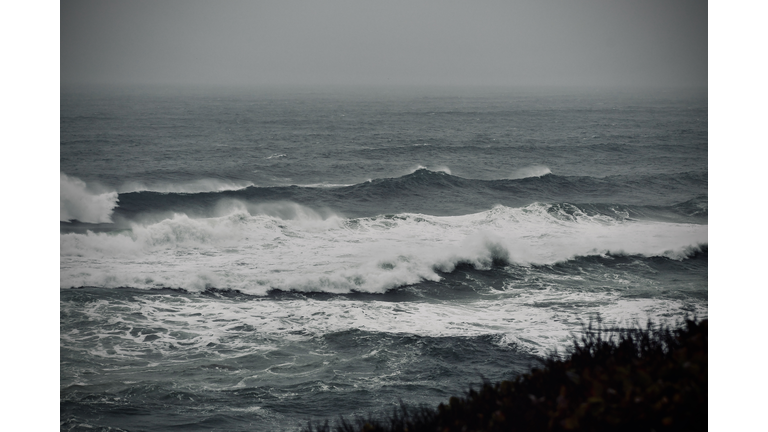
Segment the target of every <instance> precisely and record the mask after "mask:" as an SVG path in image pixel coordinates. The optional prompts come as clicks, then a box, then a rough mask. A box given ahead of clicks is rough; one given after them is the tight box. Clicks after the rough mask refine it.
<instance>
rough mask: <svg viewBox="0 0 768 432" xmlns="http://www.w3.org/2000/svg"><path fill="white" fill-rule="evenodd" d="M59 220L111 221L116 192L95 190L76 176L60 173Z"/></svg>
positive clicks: (115, 203)
mask: <svg viewBox="0 0 768 432" xmlns="http://www.w3.org/2000/svg"><path fill="white" fill-rule="evenodd" d="M59 187H60V195H59V199H60V211H59V220H60V221H64V222H69V221H71V220H75V219H76V220H79V221H80V222H88V223H109V222H112V211H113V209H114V208H115V206H116V205H117V192H115V191H95V190H93V189H92V188H89V187H88V185H86V183H85V182H84V181H82V180H80V179H78V178H76V177H71V176H68V175H66V174H64V173H60V179H59Z"/></svg>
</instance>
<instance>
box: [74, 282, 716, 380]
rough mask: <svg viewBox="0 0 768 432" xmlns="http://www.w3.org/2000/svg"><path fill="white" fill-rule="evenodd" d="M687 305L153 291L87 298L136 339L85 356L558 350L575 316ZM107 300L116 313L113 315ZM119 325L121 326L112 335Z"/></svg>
mask: <svg viewBox="0 0 768 432" xmlns="http://www.w3.org/2000/svg"><path fill="white" fill-rule="evenodd" d="M686 303H687V302H685V301H683V300H677V299H628V298H624V297H621V296H620V295H619V294H616V293H610V292H609V293H606V292H575V291H569V290H559V289H557V288H556V287H548V288H547V289H540V290H526V291H522V292H521V291H519V290H518V291H517V292H514V293H512V294H510V295H506V296H503V297H499V298H494V299H493V300H486V299H478V300H474V301H472V302H462V303H456V302H437V303H435V302H397V303H394V302H376V301H359V300H353V299H347V298H336V299H332V300H326V301H322V300H315V299H312V298H306V299H300V300H281V301H280V302H279V303H275V302H272V301H247V302H235V303H232V302H217V301H210V300H206V299H205V298H199V297H174V296H165V295H156V296H147V297H140V298H136V299H134V300H132V301H131V302H126V303H118V304H113V303H109V302H104V301H102V302H93V303H91V304H90V305H89V306H88V309H87V310H86V313H87V314H88V315H89V316H90V317H91V318H93V319H94V320H96V321H98V320H99V319H102V320H103V319H104V317H107V316H108V317H109V320H110V324H111V325H110V331H109V333H108V334H104V337H109V338H115V337H120V338H123V339H125V340H126V341H128V342H132V344H121V345H124V348H123V349H122V350H121V351H117V350H115V353H113V354H110V353H108V352H106V351H105V350H103V349H99V348H94V351H92V352H91V354H92V355H96V356H99V357H121V358H129V357H132V356H133V357H138V358H142V359H144V358H145V357H146V350H147V349H152V350H155V351H159V352H162V353H163V355H164V356H168V357H171V358H172V357H174V356H179V355H181V356H188V355H189V354H190V352H194V351H199V352H206V353H209V352H210V348H209V347H210V345H211V344H215V345H217V346H225V347H227V348H228V349H225V350H220V352H223V353H225V354H222V355H223V356H224V357H227V356H232V357H239V356H242V355H244V354H253V353H260V352H265V351H270V350H273V349H275V348H276V347H275V346H274V342H270V341H275V340H280V341H286V340H288V341H302V340H309V339H312V338H316V337H322V336H324V335H328V334H333V333H338V332H344V331H350V330H360V331H364V332H372V333H384V334H411V335H417V336H423V337H477V336H484V335H494V336H498V342H497V343H498V344H500V345H507V344H515V345H517V346H518V348H519V349H521V350H526V351H529V352H533V353H536V354H539V355H543V354H546V353H547V352H548V351H550V350H552V349H554V348H558V349H559V350H561V351H562V349H563V348H565V346H566V345H569V344H570V341H571V340H572V338H571V333H572V332H574V331H577V330H578V328H579V325H580V323H584V322H586V321H588V320H589V318H590V317H593V316H596V314H600V316H601V317H602V318H603V319H604V320H605V322H608V323H614V324H625V323H630V322H631V320H637V321H640V322H642V321H644V320H645V319H647V318H649V317H653V318H654V320H655V321H656V322H659V321H664V320H668V319H670V317H677V318H679V317H682V316H684V315H685V314H686V310H687V311H689V312H695V313H696V314H697V315H698V316H699V317H700V318H706V316H707V309H706V304H705V303H701V304H698V306H695V307H694V310H693V311H691V310H690V309H691V305H690V304H686ZM542 305H546V307H542ZM111 308H115V309H117V310H119V311H120V313H119V314H113V313H111V312H110V310H111ZM126 310H130V311H132V312H135V313H136V314H140V315H141V316H142V318H143V319H146V320H147V321H146V322H144V323H143V325H142V327H147V328H158V329H163V331H161V332H158V333H154V335H155V338H153V339H154V340H152V341H150V342H145V341H144V338H145V335H143V334H138V335H136V334H131V333H130V329H131V328H132V327H133V326H134V325H132V323H131V322H129V321H128V320H130V319H132V318H131V315H129V314H127V313H125V311H126ZM672 319H673V320H674V319H675V318H672ZM121 324H122V325H121ZM115 327H122V328H125V329H126V331H125V332H124V333H122V334H116V332H115V331H114V328H115ZM240 332H247V333H248V337H237V338H233V335H237V334H238V333H240ZM92 337H93V334H92V333H90V332H89V333H85V334H77V333H69V334H66V335H63V336H62V338H63V339H66V340H68V341H70V342H71V341H74V340H77V339H81V338H92ZM179 342H183V343H184V350H183V351H179V350H177V349H176V350H174V349H173V345H174V344H176V343H179ZM132 347H133V348H132ZM226 352H229V354H226ZM374 354H375V353H371V354H369V355H374ZM270 367H275V366H274V365H271V366H270ZM265 372H268V373H269V372H270V371H268V370H265Z"/></svg>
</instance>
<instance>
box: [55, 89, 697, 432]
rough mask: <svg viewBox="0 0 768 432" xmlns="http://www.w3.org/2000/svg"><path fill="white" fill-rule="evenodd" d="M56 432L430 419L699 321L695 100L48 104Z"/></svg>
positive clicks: (588, 94) (167, 94) (295, 95)
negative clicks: (476, 397) (579, 348)
mask: <svg viewBox="0 0 768 432" xmlns="http://www.w3.org/2000/svg"><path fill="white" fill-rule="evenodd" d="M60 108H61V115H60V140H61V141H60V171H61V174H60V186H61V212H60V287H59V288H60V291H59V293H60V384H59V388H60V425H61V430H67V431H79V430H89V431H93V430H110V431H121V430H124V431H164V430H173V429H176V430H184V431H197V430H200V431H202V430H206V431H210V430H221V431H224V430H227V431H291V430H299V429H301V428H302V427H304V426H306V424H307V422H308V421H312V422H313V423H321V422H324V421H326V420H330V421H334V420H335V419H337V418H338V417H339V416H344V417H345V418H353V417H354V416H357V415H359V416H364V415H368V414H371V415H387V414H389V413H391V412H392V410H393V409H394V408H396V407H398V406H399V405H400V404H401V403H402V404H405V405H406V406H411V407H416V406H420V405H426V406H430V407H435V406H437V404H439V403H440V402H445V401H447V399H448V398H449V397H450V396H453V395H462V394H463V393H464V392H465V391H466V390H468V389H469V388H470V386H473V385H474V386H475V387H477V386H478V384H481V383H482V382H483V381H484V380H490V381H498V380H502V379H510V378H514V377H515V376H516V375H518V374H521V373H524V372H526V371H528V370H530V368H531V367H533V366H536V365H537V364H538V360H539V359H541V358H543V357H544V356H547V355H549V354H550V353H553V352H554V351H555V350H557V351H558V352H563V351H564V350H565V349H566V348H567V347H568V346H569V345H570V343H571V340H572V337H573V335H577V334H578V333H579V332H580V331H581V330H582V326H583V325H585V324H588V323H589V322H590V321H593V322H594V321H596V320H601V321H602V322H603V324H604V325H608V326H628V325H632V324H633V323H635V322H638V323H641V324H643V323H645V322H646V321H647V320H648V319H652V320H653V321H654V322H657V323H661V322H666V323H675V322H677V321H679V320H681V319H683V318H685V317H697V318H699V319H704V318H707V311H708V284H707V274H708V250H707V249H708V244H707V241H708V240H707V239H708V237H707V232H708V225H707V220H708V192H707V188H708V170H707V157H708V150H707V145H708V144H707V109H708V107H707V94H706V90H702V91H693V90H690V91H684V90H645V91H641V90H633V91H630V90H607V89H581V90H574V89H492V88H384V87H382V88H311V87H303V88H257V89H253V88H240V89H237V88H208V89H194V88H183V87H154V88H122V89H101V90H95V89H89V90H86V89H66V90H63V91H62V93H61V107H60Z"/></svg>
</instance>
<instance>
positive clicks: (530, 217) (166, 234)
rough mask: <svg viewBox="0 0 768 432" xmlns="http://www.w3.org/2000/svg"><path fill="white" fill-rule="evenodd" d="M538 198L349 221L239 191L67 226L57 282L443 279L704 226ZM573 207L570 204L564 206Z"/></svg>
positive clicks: (251, 287) (293, 286)
mask: <svg viewBox="0 0 768 432" xmlns="http://www.w3.org/2000/svg"><path fill="white" fill-rule="evenodd" d="M555 209H556V208H554V207H552V206H549V205H546V204H532V205H530V206H526V207H523V208H517V209H515V208H509V207H504V206H497V207H494V208H493V209H491V210H488V211H485V212H480V213H476V214H470V215H464V216H452V217H437V216H427V215H417V214H400V215H396V216H379V217H371V218H359V219H346V218H342V217H340V216H337V215H333V214H331V213H327V214H321V213H318V212H316V211H314V210H311V209H308V208H306V207H303V206H300V205H298V204H293V203H279V204H271V205H261V206H259V205H246V204H242V203H239V202H237V201H232V202H229V203H227V204H226V205H222V207H221V212H220V214H221V216H219V217H214V218H204V219H193V218H190V217H188V216H187V215H184V214H177V215H175V216H174V217H172V218H170V219H165V220H163V221H160V222H156V223H147V224H144V225H142V224H134V225H133V226H132V227H131V229H130V230H129V231H126V232H121V233H117V234H105V233H98V234H97V233H91V232H89V233H86V234H74V233H69V234H62V235H61V239H60V247H61V264H60V265H61V272H60V277H61V281H60V282H61V286H62V287H71V286H115V287H117V286H133V287H147V288H150V287H155V286H166V287H183V288H186V289H191V290H199V289H204V288H205V287H207V286H214V287H216V288H232V289H239V290H241V291H243V292H246V293H251V294H257V295H261V294H265V293H266V292H267V291H268V290H269V289H271V288H278V289H282V290H298V291H325V292H336V293H345V292H350V291H352V290H355V291H366V292H384V291H386V290H388V289H390V288H394V287H398V286H403V285H409V284H414V283H418V282H420V281H424V280H431V281H438V280H440V279H441V275H440V272H450V271H452V270H453V269H454V268H455V266H456V265H457V264H459V263H467V264H471V265H473V266H475V267H476V268H478V269H485V268H489V267H490V266H491V264H492V263H493V262H494V260H496V261H501V262H508V263H513V264H515V265H523V266H525V265H529V264H552V263H555V262H559V261H564V260H568V259H572V258H573V257H576V256H586V255H603V254H607V253H612V254H620V253H623V254H633V255H645V256H666V257H669V258H673V259H683V258H684V257H685V256H687V255H688V254H690V251H691V250H692V249H691V248H696V247H697V246H698V245H701V244H706V243H707V227H706V226H702V225H693V224H673V223H661V222H647V221H645V222H640V221H628V220H617V219H612V218H609V217H607V216H588V215H585V214H583V213H579V212H578V211H575V212H574V211H572V209H562V208H557V209H558V210H557V211H556V210H555ZM566 210H568V211H566Z"/></svg>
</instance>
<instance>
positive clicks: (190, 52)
mask: <svg viewBox="0 0 768 432" xmlns="http://www.w3.org/2000/svg"><path fill="white" fill-rule="evenodd" d="M61 84H62V85H63V86H66V85H135V84H139V85H141V84H162V85H167V84H181V85H297V84H298V85H347V84H349V85H496V86H529V85H533V86H632V87H635V86H653V87H679V86H684V87H703V86H706V85H707V2H706V1H702V0H546V1H544V0H537V1H528V0H521V1H464V2H454V1H426V2H425V1H343V0H333V1H191V0H181V1H177V0H165V1H154V0H153V1H136V0H131V1H109V0H98V1H90V0H76V1H71V0H70V1H67V0H64V1H62V2H61Z"/></svg>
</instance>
